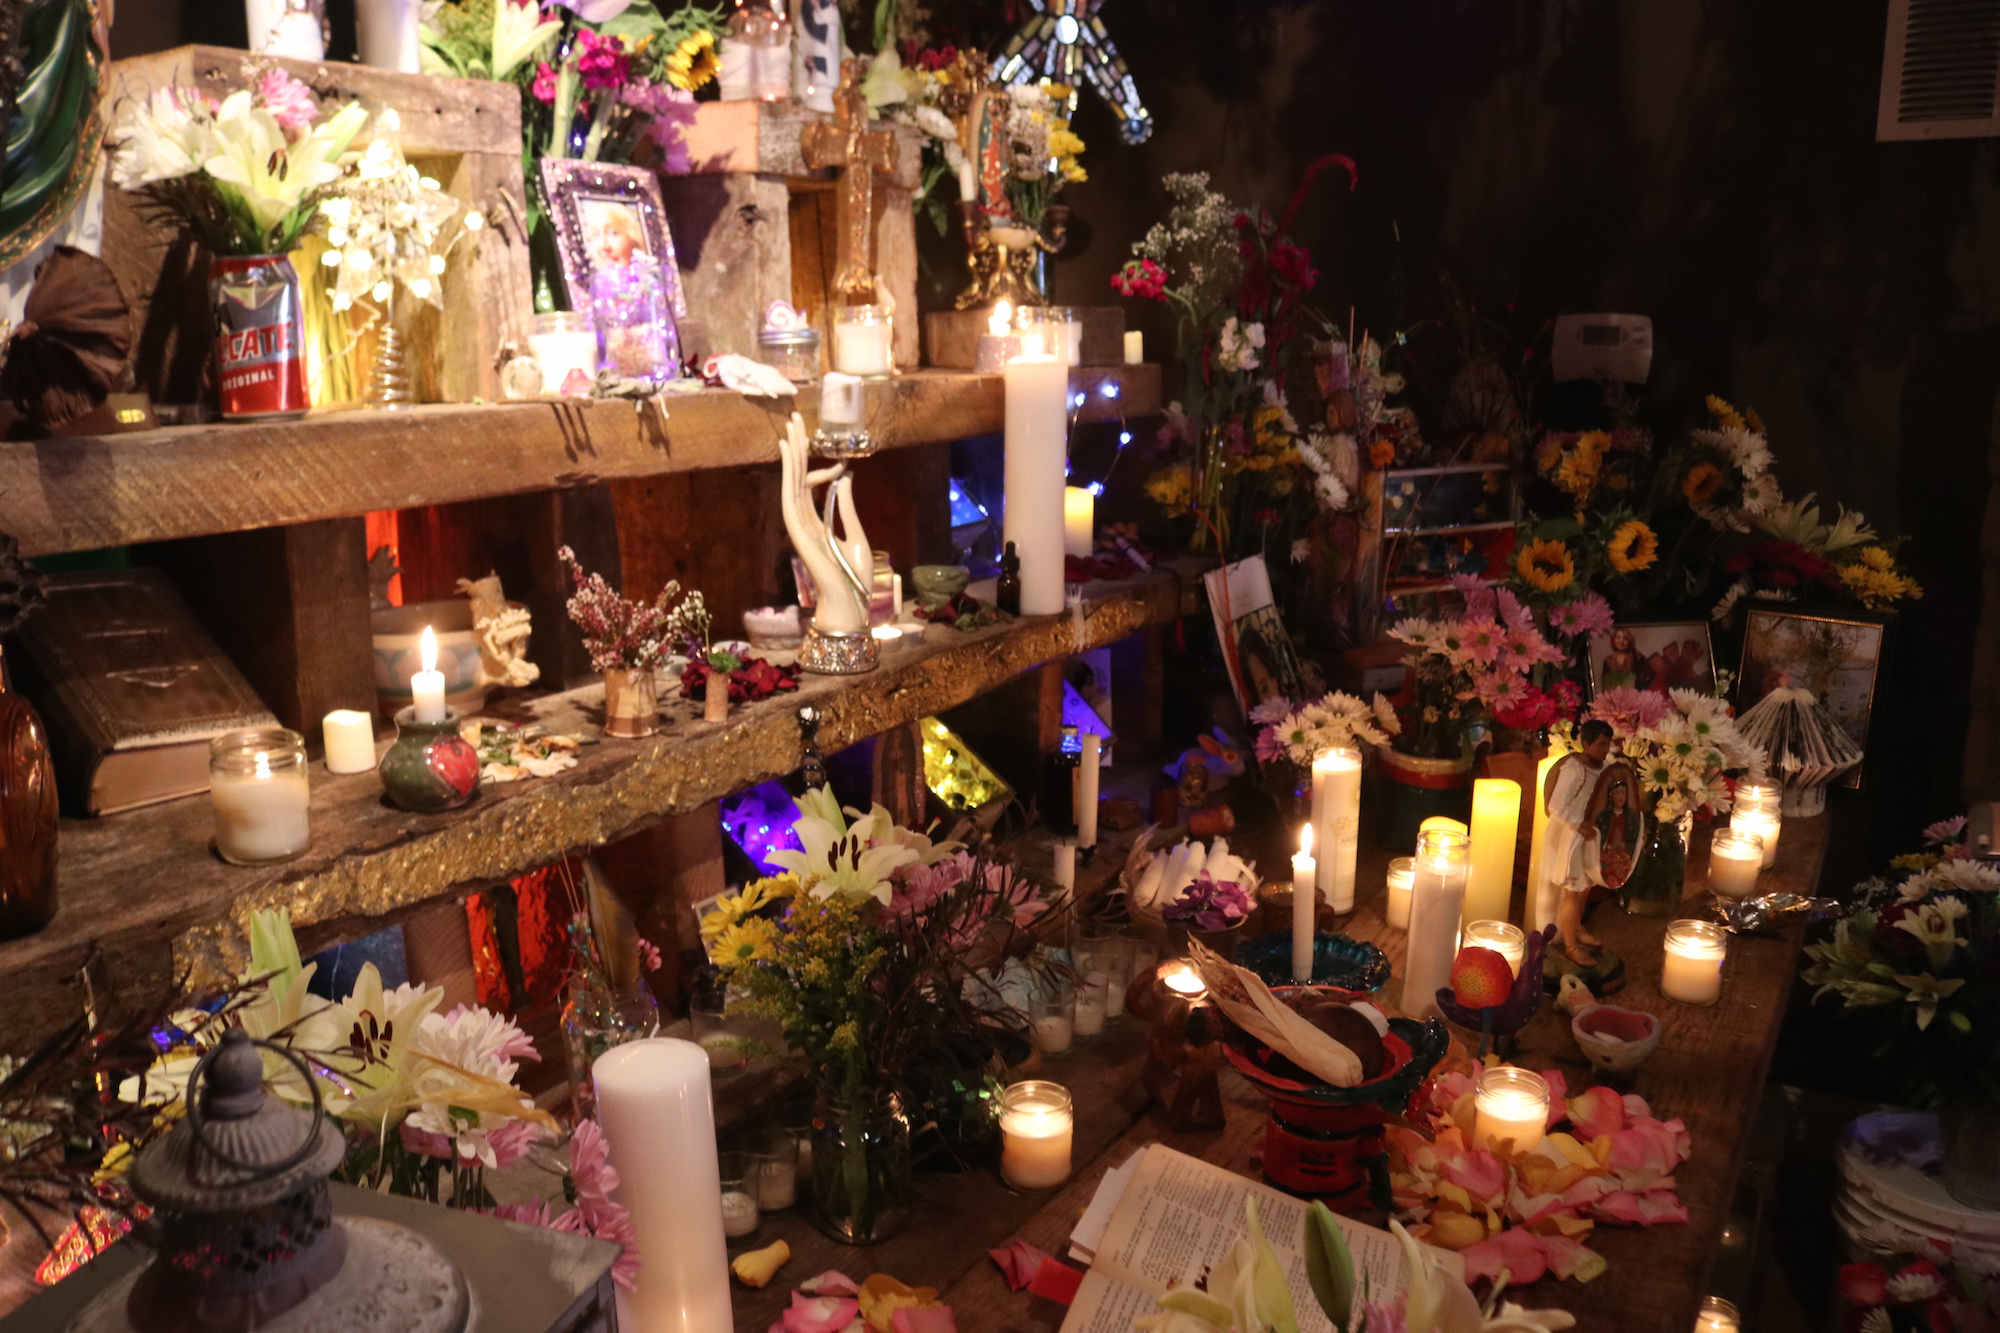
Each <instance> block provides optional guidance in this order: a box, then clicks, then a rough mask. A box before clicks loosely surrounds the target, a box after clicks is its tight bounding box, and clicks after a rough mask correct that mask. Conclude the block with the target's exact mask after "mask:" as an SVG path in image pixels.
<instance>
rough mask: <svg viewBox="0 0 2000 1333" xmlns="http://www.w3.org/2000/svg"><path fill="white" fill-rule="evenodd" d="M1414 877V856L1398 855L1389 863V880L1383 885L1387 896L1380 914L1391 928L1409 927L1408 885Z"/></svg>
mask: <svg viewBox="0 0 2000 1333" xmlns="http://www.w3.org/2000/svg"><path fill="white" fill-rule="evenodd" d="M1416 877H1417V858H1416V857H1414V856H1399V857H1397V858H1396V859H1395V860H1393V861H1391V862H1390V863H1389V880H1388V883H1387V885H1386V886H1385V888H1386V890H1387V892H1388V895H1389V896H1388V901H1387V902H1386V903H1385V904H1384V905H1383V908H1382V916H1383V918H1384V919H1385V920H1387V921H1388V923H1389V925H1390V927H1391V929H1394V930H1408V929H1409V928H1410V887H1411V885H1412V883H1413V882H1414V881H1415V880H1416Z"/></svg>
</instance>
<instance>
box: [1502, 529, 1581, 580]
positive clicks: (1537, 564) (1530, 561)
mask: <svg viewBox="0 0 2000 1333" xmlns="http://www.w3.org/2000/svg"><path fill="white" fill-rule="evenodd" d="M1514 568H1515V569H1517V570H1519V571H1520V574H1521V578H1522V580H1523V581H1525V582H1526V583H1527V584H1528V586H1529V587H1531V588H1535V589H1537V590H1539V591H1541V592H1561V591H1562V590H1563V589H1564V588H1567V587H1569V585H1570V584H1572V583H1574V582H1576V560H1575V558H1574V557H1573V556H1571V555H1570V553H1569V547H1567V546H1565V545H1564V544H1563V543H1561V542H1559V541H1551V540H1549V539H1548V538H1543V539H1541V540H1540V541H1532V542H1529V543H1528V544H1527V545H1526V546H1523V547H1522V548H1521V550H1520V553H1519V554H1518V555H1516V556H1515V557H1514Z"/></svg>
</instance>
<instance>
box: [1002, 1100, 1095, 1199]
mask: <svg viewBox="0 0 2000 1333" xmlns="http://www.w3.org/2000/svg"><path fill="white" fill-rule="evenodd" d="M1075 1134H1076V1113H1075V1111H1074V1109H1073V1108H1072V1106H1071V1103H1070V1096H1069V1089H1067V1088H1065V1087H1063V1086H1062V1085H1061V1084H1060V1083H1050V1082H1049V1081H1047V1080H1046V1079H1029V1080H1028V1081H1026V1082H1024V1083H1015V1084H1013V1085H1011V1086H1009V1087H1008V1089H1007V1090H1006V1091H1005V1092H1003V1093H1001V1094H1000V1178H1001V1179H1002V1180H1005V1181H1006V1182H1007V1183H1008V1184H1009V1185H1012V1186H1013V1187H1014V1188H1015V1189H1023V1190H1047V1189H1054V1188H1055V1187H1056V1186H1058V1185H1060V1184H1062V1183H1063V1182H1064V1181H1065V1180H1068V1179H1069V1166H1070V1144H1071V1141H1072V1139H1073V1138H1074V1137H1075Z"/></svg>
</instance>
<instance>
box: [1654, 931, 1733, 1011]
mask: <svg viewBox="0 0 2000 1333" xmlns="http://www.w3.org/2000/svg"><path fill="white" fill-rule="evenodd" d="M1728 952H1729V936H1728V934H1727V933H1726V932H1724V930H1723V929H1722V927H1721V926H1718V925H1716V924H1714V923H1713V922H1709V921H1676V922H1674V923H1673V924H1672V925H1670V926H1668V927H1667V944H1666V960H1665V962H1664V963H1662V964H1661V968H1660V994H1662V995H1664V996H1666V997H1667V998H1668V999H1669V1000H1677V1001H1679V1002H1680V1003H1681V1004H1693V1005H1704V1004H1714V1003H1715V1002H1716V1001H1717V1000H1718V999H1720V998H1721V997H1722V960H1723V958H1724V957H1725V956H1727V954H1728Z"/></svg>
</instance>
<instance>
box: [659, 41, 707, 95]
mask: <svg viewBox="0 0 2000 1333" xmlns="http://www.w3.org/2000/svg"><path fill="white" fill-rule="evenodd" d="M661 63H662V64H664V65H665V66H666V67H667V82H668V83H671V84H673V85H674V87H676V88H678V89H680V90H681V91H682V92H684V93H691V92H693V91H694V90H695V89H697V88H700V87H701V86H703V85H704V84H706V83H707V82H708V81H709V80H710V79H713V78H714V77H715V75H716V72H717V71H718V70H719V69H721V68H722V61H721V59H720V57H718V56H717V55H716V54H715V34H714V33H713V32H710V31H709V30H708V29H707V28H697V29H695V30H694V31H693V32H691V33H689V34H688V35H687V36H685V37H683V38H681V39H680V41H679V43H678V44H676V45H675V47H674V49H673V50H671V51H669V52H667V58H666V59H665V60H664V61H662V62H661Z"/></svg>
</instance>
